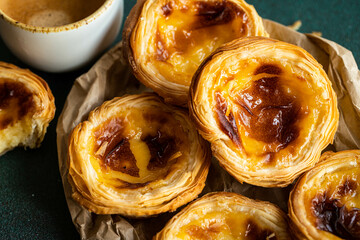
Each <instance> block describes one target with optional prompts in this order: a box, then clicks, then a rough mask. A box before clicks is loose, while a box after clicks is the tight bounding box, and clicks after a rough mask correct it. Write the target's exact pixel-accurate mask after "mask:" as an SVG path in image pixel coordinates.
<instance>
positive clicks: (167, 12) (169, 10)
mask: <svg viewBox="0 0 360 240" xmlns="http://www.w3.org/2000/svg"><path fill="white" fill-rule="evenodd" d="M161 11H162V13H163V15H164V16H165V17H168V16H169V15H170V14H171V13H172V11H173V7H172V2H167V3H166V4H165V5H163V6H162V7H161Z"/></svg>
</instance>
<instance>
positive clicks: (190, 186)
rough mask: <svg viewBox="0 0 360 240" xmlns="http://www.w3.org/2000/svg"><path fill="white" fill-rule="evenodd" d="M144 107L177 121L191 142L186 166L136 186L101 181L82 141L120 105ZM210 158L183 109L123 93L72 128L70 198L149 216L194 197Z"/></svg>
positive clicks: (103, 209)
mask: <svg viewBox="0 0 360 240" xmlns="http://www.w3.org/2000/svg"><path fill="white" fill-rule="evenodd" d="M142 106H145V107H150V108H152V107H153V108H158V109H161V110H162V111H164V112H169V113H171V114H172V115H173V117H174V118H175V119H176V120H177V121H179V122H180V123H181V125H182V128H183V129H185V131H186V134H187V136H188V139H189V141H191V143H192V144H191V148H190V152H189V159H188V162H187V165H186V167H185V168H184V169H176V170H175V171H171V173H169V174H168V175H167V176H166V177H165V178H164V179H159V180H155V181H153V182H150V183H149V184H147V185H145V186H141V187H137V188H135V189H131V188H128V189H126V188H125V189H123V190H122V189H116V188H112V187H110V186H104V185H102V184H101V183H99V182H98V180H97V175H96V172H94V171H93V170H92V166H91V163H90V162H89V161H87V158H88V157H87V155H88V154H89V153H88V150H87V149H86V146H87V144H86V143H87V141H88V137H89V134H90V133H91V131H92V129H94V128H96V127H97V126H98V125H99V124H100V123H101V122H104V121H105V120H106V119H107V118H111V117H112V116H114V115H115V114H117V112H119V111H121V110H122V109H125V108H127V109H131V108H140V109H141V108H142ZM210 157H211V152H210V149H209V146H208V143H207V142H206V141H204V140H203V139H202V138H201V136H200V135H199V134H198V133H197V132H196V129H195V127H194V126H193V124H192V122H191V121H190V119H189V117H188V114H187V112H186V111H184V110H183V109H179V108H175V107H173V106H168V105H166V104H164V103H163V101H162V100H161V99H160V97H158V96H157V95H156V94H153V93H143V94H139V95H127V96H124V97H117V98H114V99H112V100H110V101H107V102H105V103H104V104H102V105H101V106H100V107H98V108H96V109H95V110H93V111H92V112H91V113H90V115H89V118H88V120H87V121H84V122H82V123H80V124H79V125H77V127H75V129H74V130H73V131H72V134H71V136H70V139H69V152H68V167H69V176H68V179H69V182H70V184H71V186H72V191H73V193H72V197H73V198H74V199H75V200H76V201H77V202H79V203H80V204H81V205H83V206H84V207H86V208H87V209H88V210H90V211H91V212H94V213H97V214H121V215H125V216H131V217H147V216H150V215H155V214H159V213H163V212H167V211H175V210H176V209H177V208H178V207H180V206H182V205H183V204H185V203H187V202H189V201H191V200H193V199H194V198H196V197H197V196H198V194H199V193H200V192H201V191H202V189H203V188H204V186H205V180H206V177H207V173H208V170H209V166H210ZM158 186H160V187H158Z"/></svg>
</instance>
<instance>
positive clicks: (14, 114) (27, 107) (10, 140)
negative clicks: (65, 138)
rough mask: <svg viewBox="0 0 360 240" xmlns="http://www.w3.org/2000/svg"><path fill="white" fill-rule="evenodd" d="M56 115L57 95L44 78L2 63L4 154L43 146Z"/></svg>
mask: <svg viewBox="0 0 360 240" xmlns="http://www.w3.org/2000/svg"><path fill="white" fill-rule="evenodd" d="M54 115H55V103H54V96H53V95H52V93H51V90H50V88H49V86H48V84H47V83H46V82H45V81H44V80H43V79H42V78H41V77H39V76H37V75H36V74H34V73H33V72H31V71H30V70H28V69H21V68H19V67H17V66H15V65H12V64H9V63H4V62H0V139H1V141H0V155H2V154H4V153H5V152H7V151H9V150H11V149H13V148H15V147H17V146H24V147H25V148H26V147H29V148H36V147H39V146H40V144H41V142H42V141H43V139H44V136H45V133H46V130H47V127H48V125H49V123H50V121H51V120H52V119H53V118H54Z"/></svg>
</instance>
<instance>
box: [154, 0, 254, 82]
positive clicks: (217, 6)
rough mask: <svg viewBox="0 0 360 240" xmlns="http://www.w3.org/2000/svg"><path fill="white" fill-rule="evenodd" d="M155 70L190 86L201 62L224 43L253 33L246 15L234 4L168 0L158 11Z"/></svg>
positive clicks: (228, 2) (167, 77)
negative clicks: (250, 30)
mask: <svg viewBox="0 0 360 240" xmlns="http://www.w3.org/2000/svg"><path fill="white" fill-rule="evenodd" d="M157 17H158V19H157V23H156V30H155V36H154V37H155V41H154V44H155V49H154V52H153V53H151V54H153V57H154V59H155V60H156V61H154V66H155V68H156V69H157V70H158V71H159V73H160V74H161V75H162V76H164V77H165V78H166V79H168V80H169V81H172V82H174V83H178V84H182V85H186V86H188V85H190V82H191V78H192V76H193V74H194V73H195V71H196V69H197V68H198V66H199V65H200V63H201V62H202V61H203V60H204V59H205V58H206V57H207V56H209V55H210V53H211V52H213V51H214V50H215V49H216V48H218V47H219V46H220V45H222V44H223V43H226V42H229V41H231V40H233V39H236V38H239V37H242V36H247V35H248V34H249V30H248V29H249V27H250V22H249V21H248V17H247V15H246V14H245V12H244V11H243V10H242V9H241V8H240V7H239V6H237V5H236V4H235V3H233V2H231V1H226V0H221V1H180V0H173V1H168V2H167V3H166V4H164V5H161V6H158V8H157Z"/></svg>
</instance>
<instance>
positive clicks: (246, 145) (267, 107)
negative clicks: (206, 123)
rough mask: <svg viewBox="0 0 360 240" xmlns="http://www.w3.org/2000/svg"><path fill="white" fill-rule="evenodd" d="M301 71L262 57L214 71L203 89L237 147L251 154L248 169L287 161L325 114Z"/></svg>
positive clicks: (226, 132) (321, 101) (312, 88)
mask: <svg viewBox="0 0 360 240" xmlns="http://www.w3.org/2000/svg"><path fill="white" fill-rule="evenodd" d="M234 69H235V70H234ZM307 77H308V76H303V75H301V74H299V73H297V72H296V69H293V67H292V66H291V65H290V64H286V63H283V64H280V63H278V62H271V61H265V60H262V59H253V60H251V61H248V60H243V61H239V62H238V63H237V64H236V67H231V68H227V67H223V68H222V71H219V73H218V76H216V78H217V82H216V84H215V85H214V86H213V89H212V91H209V95H210V96H209V99H213V104H212V106H214V107H213V114H214V116H215V119H216V120H217V124H218V126H219V128H220V129H221V130H222V132H223V133H225V134H226V135H227V136H228V137H229V138H230V139H231V141H232V143H233V144H235V145H236V149H238V151H239V153H240V154H242V155H243V156H246V157H248V158H251V159H252V161H251V166H250V164H249V166H248V167H249V170H256V169H260V168H261V167H262V166H263V165H267V166H272V165H277V166H288V164H291V162H292V161H291V159H294V158H296V155H295V154H299V152H300V151H298V150H301V148H303V147H304V144H306V142H307V141H308V136H309V134H310V132H311V130H312V128H313V127H312V126H313V125H316V123H317V121H318V119H319V116H321V115H323V114H325V113H324V112H322V110H321V109H322V108H321V105H322V104H324V103H323V101H324V100H321V98H320V96H319V94H318V93H319V92H320V91H319V89H317V87H314V86H312V85H311V84H310V83H309V82H307Z"/></svg>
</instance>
